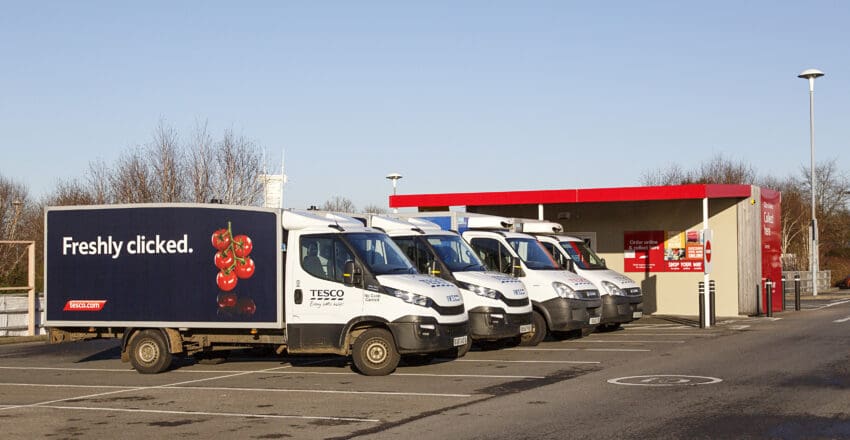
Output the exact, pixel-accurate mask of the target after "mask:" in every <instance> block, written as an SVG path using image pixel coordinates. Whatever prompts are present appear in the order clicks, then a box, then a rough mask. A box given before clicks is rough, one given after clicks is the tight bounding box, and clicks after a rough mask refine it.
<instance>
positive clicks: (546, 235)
mask: <svg viewBox="0 0 850 440" xmlns="http://www.w3.org/2000/svg"><path fill="white" fill-rule="evenodd" d="M561 228H562V227H561V225H560V224H558V223H554V222H546V221H531V222H523V224H522V230H523V232H526V233H530V234H533V235H534V236H535V237H537V239H538V240H539V241H540V243H541V244H543V247H545V248H546V250H548V251H549V253H551V254H552V256H553V257H554V258H555V261H556V262H557V263H558V265H559V266H560V267H562V268H564V269H566V270H569V271H570V272H573V273H576V274H579V275H581V276H582V277H584V278H586V279H588V280H589V281H590V282H592V283H593V285H594V286H595V287H596V288H597V289H598V290H599V292H600V293H601V295H602V320H601V322H600V327H601V328H606V329H616V328H618V327H620V326H621V325H622V324H625V323H629V322H632V321H634V320H636V319H639V318H641V317H642V316H643V295H642V293H641V289H640V286H639V285H638V284H637V283H636V282H635V281H634V280H632V279H631V278H629V277H627V276H625V275H623V274H621V273H618V272H615V271H613V270H611V269H609V268H608V267H607V266H606V264H605V260H604V259H602V258H600V257H599V256H598V255H596V253H595V252H593V250H592V249H591V248H590V246H588V245H587V243H585V242H584V240H582V239H580V238H577V237H572V236H568V235H562V234H560V232H561Z"/></svg>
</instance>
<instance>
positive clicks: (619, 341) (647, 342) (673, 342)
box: [564, 339, 685, 344]
mask: <svg viewBox="0 0 850 440" xmlns="http://www.w3.org/2000/svg"><path fill="white" fill-rule="evenodd" d="M564 342H567V343H570V344H573V343H584V344H684V343H685V341H647V340H635V341H626V340H622V339H617V340H614V339H599V340H572V341H564Z"/></svg>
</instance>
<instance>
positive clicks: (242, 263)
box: [236, 257, 256, 280]
mask: <svg viewBox="0 0 850 440" xmlns="http://www.w3.org/2000/svg"><path fill="white" fill-rule="evenodd" d="M255 268H256V267H255V266H254V260H252V259H251V257H245V258H244V259H239V260H236V276H237V277H239V278H240V279H243V280H244V279H247V278H251V276H252V275H254V269H255Z"/></svg>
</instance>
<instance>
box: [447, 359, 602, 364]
mask: <svg viewBox="0 0 850 440" xmlns="http://www.w3.org/2000/svg"><path fill="white" fill-rule="evenodd" d="M454 362H499V363H505V364H601V362H598V361H506V360H503V359H455V360H454Z"/></svg>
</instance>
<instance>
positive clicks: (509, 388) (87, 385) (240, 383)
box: [0, 318, 735, 438]
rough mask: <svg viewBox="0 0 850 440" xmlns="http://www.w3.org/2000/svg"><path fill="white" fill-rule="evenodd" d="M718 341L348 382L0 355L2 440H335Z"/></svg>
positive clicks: (600, 347) (342, 370) (111, 357)
mask: <svg viewBox="0 0 850 440" xmlns="http://www.w3.org/2000/svg"><path fill="white" fill-rule="evenodd" d="M730 331H735V330H729V329H728V328H723V327H719V328H717V329H713V330H699V329H695V328H693V327H691V326H689V325H687V324H679V323H675V322H668V321H662V320H657V319H656V320H653V319H651V318H649V319H647V320H644V321H637V322H636V323H635V324H633V325H627V326H626V327H625V328H624V329H622V330H620V331H615V332H609V333H594V334H591V335H590V336H587V337H584V338H579V339H570V340H565V341H545V342H543V343H542V344H540V345H539V346H537V347H530V348H526V347H516V348H510V349H502V350H491V351H480V350H473V351H471V352H470V353H469V354H468V355H467V356H466V357H464V358H462V359H459V360H455V361H451V362H449V361H440V360H437V361H435V362H432V363H431V364H429V365H423V366H406V365H402V366H401V367H400V368H398V370H397V371H396V372H395V373H394V374H392V375H391V376H388V377H364V376H361V375H359V374H356V373H354V372H353V371H352V370H351V368H350V365H349V363H348V362H347V361H346V360H345V359H343V358H339V357H327V356H325V357H298V358H295V357H286V356H284V357H258V356H252V355H251V353H241V354H236V355H234V356H232V357H231V358H230V359H229V360H228V362H226V363H223V364H219V365H201V364H195V363H193V362H191V361H182V362H180V361H178V363H177V364H176V365H175V366H176V368H174V369H173V370H171V371H169V372H167V373H163V374H159V375H140V374H138V373H136V372H135V371H134V370H132V369H131V368H130V367H129V365H128V364H124V363H121V361H120V359H119V351H118V348H117V346H116V344H115V342H114V341H87V342H77V343H71V344H64V345H58V346H57V345H53V346H51V345H46V344H44V343H28V344H16V345H11V346H4V347H2V350H0V372H2V378H3V379H2V380H0V402H2V405H0V418H4V419H6V420H11V419H12V418H14V419H15V420H19V421H21V423H15V424H14V425H13V426H9V427H8V428H11V431H7V434H11V435H12V436H13V437H20V438H32V437H63V436H78V435H83V436H85V437H89V436H101V435H110V434H109V433H114V429H115V427H116V424H118V426H121V427H122V429H123V434H124V435H122V436H125V437H132V436H133V435H136V434H137V435H138V436H139V437H145V436H147V435H148V434H146V433H147V432H149V431H148V430H146V429H141V428H150V427H156V428H157V429H158V431H157V432H158V433H161V434H163V435H167V436H169V437H174V436H178V435H181V436H182V435H197V434H199V433H207V434H209V433H227V432H232V433H233V434H234V435H238V436H239V437H241V438H288V437H295V438H301V437H314V438H333V437H347V436H351V435H353V434H356V433H368V432H370V431H372V430H374V429H378V428H380V429H384V428H386V425H396V424H401V423H404V422H405V421H407V420H409V419H411V418H419V417H422V416H423V415H427V414H431V413H435V412H439V411H443V410H445V409H447V408H457V407H462V406H464V405H469V404H471V403H474V402H477V401H481V400H484V399H490V398H493V397H497V396H501V395H505V394H510V393H516V392H519V391H524V390H529V389H532V388H536V387H540V386H544V385H547V384H551V383H555V382H559V381H562V380H565V379H568V378H572V377H576V376H580V375H582V374H585V373H587V372H591V371H596V370H599V369H602V368H605V367H606V366H610V365H616V364H622V363H626V362H630V361H633V360H635V359H637V358H641V357H646V356H657V355H659V354H661V353H664V352H666V351H668V350H669V349H670V348H672V347H677V346H680V345H683V344H693V343H698V341H699V340H701V339H704V338H713V337H717V336H719V335H722V334H725V333H728V332H730ZM4 425H5V424H4ZM7 438H8V437H7Z"/></svg>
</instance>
